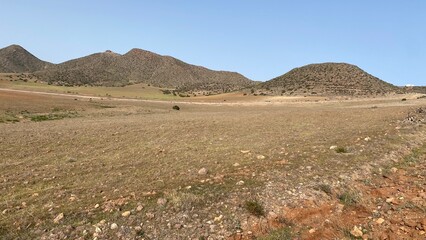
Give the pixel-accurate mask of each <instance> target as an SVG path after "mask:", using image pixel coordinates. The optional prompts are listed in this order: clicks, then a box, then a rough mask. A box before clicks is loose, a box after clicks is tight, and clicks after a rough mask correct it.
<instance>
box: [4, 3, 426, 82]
mask: <svg viewBox="0 0 426 240" xmlns="http://www.w3.org/2000/svg"><path fill="white" fill-rule="evenodd" d="M0 7H1V12H2V13H1V14H0V32H1V37H0V48H2V47H6V46H8V45H11V44H19V45H21V46H23V47H24V48H26V49H27V50H28V51H30V52H31V53H33V54H34V55H36V56H37V57H39V58H41V59H43V60H46V61H50V62H54V63H59V62H63V61H66V60H70V59H72V58H77V57H82V56H85V55H88V54H91V53H95V52H102V51H105V50H107V49H109V50H112V51H114V52H118V53H126V52H127V51H129V50H130V49H132V48H142V49H146V50H149V51H153V52H156V53H159V54H162V55H170V56H174V57H176V58H179V59H181V60H183V61H185V62H188V63H191V64H195V65H202V66H205V67H208V68H211V69H215V70H229V71H237V72H240V73H241V74H243V75H245V76H247V77H248V78H251V79H253V80H261V81H265V80H269V79H271V78H273V77H276V76H279V75H281V74H284V73H285V72H287V71H289V70H291V69H292V68H294V67H299V66H302V65H306V64H309V63H320V62H347V63H351V64H355V65H358V66H359V67H361V68H362V69H364V70H365V71H367V72H369V73H371V74H373V75H375V76H377V77H379V78H381V79H383V80H385V81H387V82H390V83H393V84H396V85H405V84H415V85H426V1H424V0H410V1H402V0H374V1H372V0H356V1H355V0H353V1H342V0H339V1H338V0H323V1H318V0H300V1H286V0H281V1H268V0H263V1H260V0H257V1H255V0H234V1H232V0H214V1H213V0H203V1H200V0H198V1H195V0H193V1H189V0H187V1H185V0H180V1H178V0H174V1H172V0H169V1H161V0H156V1H142V0H140V1H136V0H135V1H126V0H121V1H108V0H103V1H101V0H91V1H81V0H73V1H71V0H69V1H57V0H37V1H22V0H0Z"/></svg>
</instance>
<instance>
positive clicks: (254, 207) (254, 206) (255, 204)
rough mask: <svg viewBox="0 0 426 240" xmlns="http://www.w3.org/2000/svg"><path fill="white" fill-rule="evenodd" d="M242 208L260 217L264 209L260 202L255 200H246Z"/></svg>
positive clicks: (263, 213)
mask: <svg viewBox="0 0 426 240" xmlns="http://www.w3.org/2000/svg"><path fill="white" fill-rule="evenodd" d="M244 208H245V209H246V210H247V211H248V212H249V213H250V214H252V215H254V216H256V217H261V216H264V215H265V210H264V209H263V206H262V204H260V203H259V201H257V200H256V199H255V200H247V201H246V202H245V203H244Z"/></svg>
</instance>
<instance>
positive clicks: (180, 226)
mask: <svg viewBox="0 0 426 240" xmlns="http://www.w3.org/2000/svg"><path fill="white" fill-rule="evenodd" d="M182 227H183V225H182V224H180V223H176V224H175V225H174V228H175V229H181V228H182Z"/></svg>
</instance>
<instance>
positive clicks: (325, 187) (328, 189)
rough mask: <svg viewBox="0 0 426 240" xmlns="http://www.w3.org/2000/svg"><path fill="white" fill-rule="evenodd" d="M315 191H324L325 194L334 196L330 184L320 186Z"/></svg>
mask: <svg viewBox="0 0 426 240" xmlns="http://www.w3.org/2000/svg"><path fill="white" fill-rule="evenodd" d="M314 189H316V190H320V191H323V192H324V193H326V194H327V195H329V196H331V194H332V191H331V187H330V185H328V184H324V183H322V184H319V185H317V186H316V187H315V188H314Z"/></svg>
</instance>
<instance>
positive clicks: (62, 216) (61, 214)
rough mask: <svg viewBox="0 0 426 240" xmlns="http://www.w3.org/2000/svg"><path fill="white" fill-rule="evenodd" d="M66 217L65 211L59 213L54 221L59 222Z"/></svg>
mask: <svg viewBox="0 0 426 240" xmlns="http://www.w3.org/2000/svg"><path fill="white" fill-rule="evenodd" d="M63 218H64V213H59V214H58V216H56V217H55V219H53V222H54V223H59V222H60V221H61V220H62V219H63Z"/></svg>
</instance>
